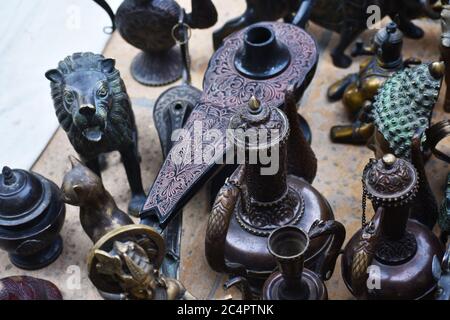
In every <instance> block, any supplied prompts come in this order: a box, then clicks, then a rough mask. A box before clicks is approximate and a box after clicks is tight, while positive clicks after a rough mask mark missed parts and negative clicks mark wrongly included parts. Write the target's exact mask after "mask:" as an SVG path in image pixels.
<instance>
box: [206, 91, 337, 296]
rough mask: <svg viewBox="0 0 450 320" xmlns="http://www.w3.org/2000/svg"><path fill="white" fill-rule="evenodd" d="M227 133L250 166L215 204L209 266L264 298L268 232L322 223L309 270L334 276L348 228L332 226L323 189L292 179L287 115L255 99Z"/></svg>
mask: <svg viewBox="0 0 450 320" xmlns="http://www.w3.org/2000/svg"><path fill="white" fill-rule="evenodd" d="M228 133H229V139H230V140H231V141H232V142H233V145H234V147H235V152H236V156H237V157H238V159H239V158H240V157H241V160H245V164H244V165H241V166H240V167H239V168H238V169H237V171H236V172H235V173H234V174H233V175H232V176H231V177H230V179H229V180H228V181H227V182H226V183H225V185H224V186H223V188H222V189H221V191H219V194H218V195H217V198H216V201H215V203H214V205H213V209H212V212H211V215H210V218H209V221H208V226H207V231H206V240H205V254H206V259H207V260H208V263H209V265H210V266H211V267H212V268H213V269H214V270H215V271H217V272H225V273H229V274H231V275H232V276H239V277H244V278H246V279H247V280H248V284H249V287H250V288H251V291H252V292H254V293H255V294H257V295H258V294H260V290H261V287H262V285H263V282H264V280H265V279H266V278H267V277H268V276H269V275H270V274H271V273H272V271H273V269H274V267H275V261H274V260H273V258H272V256H271V254H270V253H269V251H268V249H267V237H268V236H269V234H270V233H271V232H272V231H273V230H274V229H276V228H277V227H279V226H285V225H293V226H299V227H301V228H303V229H305V230H309V229H310V228H311V227H312V226H313V223H314V222H315V221H316V220H320V221H323V222H321V224H319V226H320V232H317V233H316V234H315V236H314V240H313V241H312V242H311V247H310V248H309V250H308V252H307V253H306V256H305V257H306V258H305V259H306V265H307V267H308V268H310V269H311V270H313V271H315V272H317V273H318V274H319V275H320V277H321V278H322V279H324V280H326V279H329V278H330V277H331V274H332V273H333V270H334V265H335V261H336V257H337V255H338V254H339V251H340V248H341V245H342V243H343V241H344V238H345V229H344V227H343V226H342V225H341V224H340V223H338V222H337V221H333V219H334V217H333V213H332V211H331V208H330V206H329V204H328V202H327V201H326V199H325V198H323V196H322V195H321V194H320V193H319V192H318V191H317V190H315V189H314V188H313V187H312V186H311V185H310V184H309V183H308V182H307V181H305V180H304V179H302V178H300V177H297V176H294V175H288V174H287V148H286V145H287V141H288V136H289V123H288V119H287V117H286V115H285V114H284V113H283V112H282V111H280V110H279V109H276V108H273V107H269V106H266V105H261V104H260V103H259V102H258V101H257V100H256V99H254V98H253V99H252V100H251V101H250V103H249V105H248V107H247V108H244V109H242V110H241V111H240V112H238V113H237V114H236V115H234V116H233V117H232V118H231V120H230V125H229V130H228ZM266 137H268V139H266ZM300 152H301V151H300V150H299V153H300ZM267 155H270V158H269V159H266V157H267ZM263 163H264V164H263ZM325 235H326V236H325ZM316 238H317V239H316Z"/></svg>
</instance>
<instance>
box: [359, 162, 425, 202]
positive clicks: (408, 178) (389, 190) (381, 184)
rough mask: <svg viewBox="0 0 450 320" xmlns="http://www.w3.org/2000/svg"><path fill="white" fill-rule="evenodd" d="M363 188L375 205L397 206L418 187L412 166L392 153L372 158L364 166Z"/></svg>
mask: <svg viewBox="0 0 450 320" xmlns="http://www.w3.org/2000/svg"><path fill="white" fill-rule="evenodd" d="M362 180H363V188H364V191H365V193H366V194H367V197H368V198H369V199H370V200H372V202H374V204H375V205H377V206H378V205H381V206H383V207H397V206H401V205H404V204H407V203H409V202H410V201H411V200H412V199H413V198H414V197H415V196H416V193H417V191H418V188H419V181H418V175H417V172H416V169H415V168H414V166H413V165H412V164H411V163H409V162H407V161H405V160H403V159H400V158H397V157H395V156H394V155H393V154H386V155H384V156H383V157H382V158H381V159H378V160H376V159H372V160H371V161H370V162H369V163H368V164H367V165H366V167H365V168H364V173H363V179H362Z"/></svg>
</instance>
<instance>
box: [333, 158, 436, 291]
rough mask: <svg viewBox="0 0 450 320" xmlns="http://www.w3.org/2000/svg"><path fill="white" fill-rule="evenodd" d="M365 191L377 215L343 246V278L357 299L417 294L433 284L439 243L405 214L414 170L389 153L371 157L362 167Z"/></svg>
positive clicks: (413, 193)
mask: <svg viewBox="0 0 450 320" xmlns="http://www.w3.org/2000/svg"><path fill="white" fill-rule="evenodd" d="M362 181H363V190H364V195H367V197H368V198H369V199H371V200H372V204H373V206H374V209H375V210H376V214H375V216H374V218H373V219H372V221H371V222H370V223H366V222H365V212H364V206H365V196H363V218H362V221H363V227H362V228H361V229H360V230H359V231H358V232H356V234H355V235H353V237H352V238H351V239H350V241H349V242H348V244H347V245H346V247H345V249H344V254H343V256H342V260H341V261H342V277H343V279H344V281H345V284H346V285H347V287H348V288H349V290H350V291H351V292H352V294H353V295H354V296H356V297H357V298H359V299H421V298H426V297H431V295H432V293H433V292H434V290H435V288H436V280H435V279H434V278H433V274H432V268H431V267H432V260H433V256H434V255H436V256H437V257H438V259H442V256H443V254H444V250H443V246H442V244H441V243H440V241H439V240H438V238H437V237H436V236H435V235H434V234H433V233H432V232H431V231H430V230H428V229H427V228H426V226H424V225H422V224H421V223H419V222H417V221H416V220H413V219H409V213H410V209H411V204H412V203H413V199H414V198H415V196H416V195H417V191H418V186H419V185H418V177H417V172H416V169H415V168H414V167H413V166H412V165H411V164H410V163H409V162H407V161H405V160H402V159H398V158H396V157H395V156H394V155H392V154H387V155H385V156H384V157H383V158H382V159H379V160H375V159H372V160H371V161H370V162H369V163H368V164H367V166H366V168H365V169H364V173H363V178H362Z"/></svg>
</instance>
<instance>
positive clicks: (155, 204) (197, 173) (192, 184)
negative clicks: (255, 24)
mask: <svg viewBox="0 0 450 320" xmlns="http://www.w3.org/2000/svg"><path fill="white" fill-rule="evenodd" d="M261 24H262V25H265V26H267V27H270V28H272V29H273V30H274V32H275V35H276V37H277V39H278V40H279V41H281V42H283V43H284V44H286V45H287V47H288V48H289V50H290V52H291V57H292V59H291V62H290V64H289V66H288V68H287V69H286V70H285V71H284V72H282V73H281V74H279V75H278V76H277V77H274V78H272V79H265V80H254V79H249V78H247V77H245V76H243V75H241V74H239V73H238V72H237V71H236V69H235V67H234V63H233V59H234V55H235V53H236V51H237V49H238V48H239V47H240V46H241V44H242V35H243V32H245V30H242V31H240V32H237V33H235V34H234V35H232V36H230V37H228V38H227V40H226V42H225V44H224V45H223V46H222V47H221V48H219V49H218V50H217V51H216V53H215V54H214V55H213V56H212V58H211V60H210V63H209V67H208V70H207V72H206V74H205V78H204V84H203V86H204V91H203V95H202V97H201V100H200V103H199V104H198V105H197V106H196V107H195V109H194V111H193V112H192V114H191V116H190V117H189V119H188V120H187V122H186V124H185V126H184V128H185V129H187V130H189V132H191V133H193V132H194V123H195V122H196V121H201V122H202V133H205V132H206V131H208V130H211V129H218V130H219V131H220V132H222V136H221V137H220V138H219V139H215V140H214V141H213V142H208V141H205V139H202V140H203V141H196V140H195V139H193V140H194V141H190V140H188V141H186V139H182V140H180V141H177V142H175V143H174V146H173V148H172V150H171V152H170V153H169V155H168V157H167V159H166V161H165V162H164V164H163V166H162V168H161V170H160V172H159V174H158V176H157V178H156V180H155V182H154V184H153V186H152V188H151V189H150V192H149V195H148V198H147V201H146V203H145V205H144V208H143V212H144V214H143V215H145V214H146V213H148V212H154V213H156V214H157V215H158V217H159V219H160V221H161V222H165V221H166V220H167V219H168V217H169V216H170V215H171V214H172V213H174V212H177V211H178V210H179V209H181V208H182V206H183V205H184V203H185V202H186V201H188V200H189V198H190V197H191V196H192V195H193V192H194V190H196V187H197V186H198V184H199V183H200V182H201V181H203V180H204V179H205V178H207V177H209V176H210V175H211V174H212V173H213V170H212V169H213V167H214V163H211V162H209V163H199V161H198V160H199V159H195V158H194V157H195V154H196V152H195V150H197V149H198V148H205V147H211V144H213V145H215V146H217V145H219V144H222V146H225V136H226V135H225V130H226V129H227V127H228V123H229V120H230V118H231V116H232V115H233V114H235V112H236V110H237V109H238V108H241V107H242V106H244V105H245V104H246V103H247V102H248V100H249V99H250V98H251V96H252V95H255V96H256V97H257V98H258V99H259V100H260V101H261V103H265V104H267V105H269V106H273V107H279V106H280V105H282V103H283V101H284V94H285V90H286V88H287V87H288V86H289V85H291V84H293V85H294V86H295V88H298V90H303V89H304V88H305V87H306V85H303V84H304V82H306V81H309V80H310V79H311V78H312V74H311V73H313V72H314V70H315V65H316V64H317V59H318V57H317V50H316V44H315V42H314V40H313V39H312V37H311V36H310V35H308V34H307V33H306V32H305V31H304V30H302V29H300V28H298V27H296V26H293V25H289V24H284V23H277V22H275V23H261ZM302 85H303V86H302ZM299 93H301V92H299ZM203 150H204V149H203ZM189 151H190V152H189ZM179 156H181V157H186V160H189V157H190V160H197V161H182V163H180V164H177V163H175V157H178V158H179Z"/></svg>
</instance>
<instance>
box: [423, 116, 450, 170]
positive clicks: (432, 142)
mask: <svg viewBox="0 0 450 320" xmlns="http://www.w3.org/2000/svg"><path fill="white" fill-rule="evenodd" d="M426 136H427V146H428V147H429V148H430V149H431V151H432V152H433V154H434V155H435V156H436V158H439V159H441V160H442V161H445V162H447V163H450V156H449V155H447V154H445V153H444V152H442V151H440V150H439V149H437V148H436V146H437V145H438V144H439V142H440V141H441V140H443V139H445V138H446V137H448V136H450V120H448V119H447V120H442V121H440V122H438V123H436V124H434V125H432V126H431V127H429V128H428V129H427V131H426Z"/></svg>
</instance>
